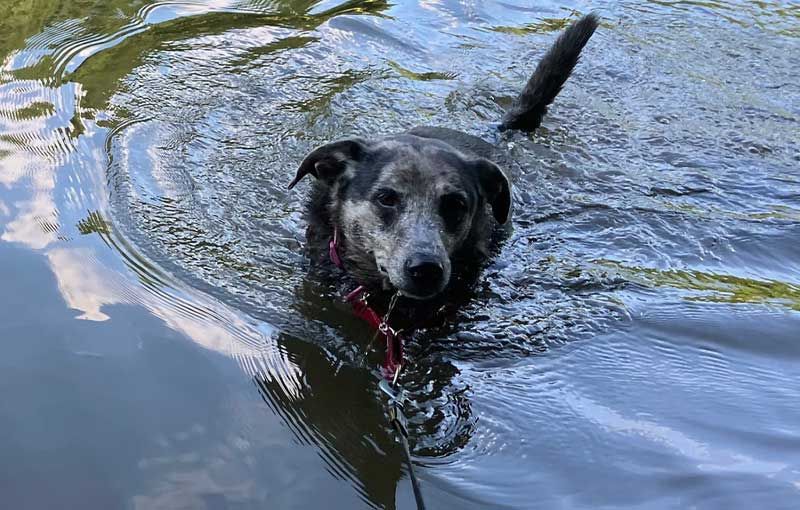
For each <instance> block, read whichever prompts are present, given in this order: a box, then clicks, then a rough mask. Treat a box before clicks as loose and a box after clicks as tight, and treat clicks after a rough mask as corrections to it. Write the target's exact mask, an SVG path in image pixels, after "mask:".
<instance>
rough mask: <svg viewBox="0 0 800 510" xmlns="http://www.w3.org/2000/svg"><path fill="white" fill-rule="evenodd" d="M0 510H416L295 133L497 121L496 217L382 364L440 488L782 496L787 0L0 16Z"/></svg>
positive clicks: (793, 460)
mask: <svg viewBox="0 0 800 510" xmlns="http://www.w3.org/2000/svg"><path fill="white" fill-rule="evenodd" d="M0 5H2V6H3V17H2V18H0V56H2V60H0V62H1V64H2V67H0V394H2V399H3V404H2V406H0V459H2V460H0V494H2V496H0V497H2V507H3V508H9V509H11V508H13V509H22V508H35V509H39V508H87V509H88V508H98V509H99V508H102V509H113V508H136V509H180V508H187V509H188V508H192V509H195V508H208V509H218V508H219V509H222V508H280V509H292V508H298V509H300V508H311V507H312V505H314V506H319V505H322V506H321V507H323V508H342V509H351V508H387V509H391V508H414V501H413V496H412V493H411V486H410V482H409V479H408V474H407V469H406V467H405V465H404V463H403V457H402V452H401V450H400V448H399V446H398V444H397V443H396V441H395V439H394V436H393V434H392V431H391V429H390V427H389V425H388V422H387V419H386V408H385V404H384V399H383V398H382V396H381V394H380V392H379V390H378V389H377V387H376V382H377V379H376V376H375V370H374V369H375V366H376V363H377V361H378V359H379V358H380V355H379V353H374V352H373V353H372V355H371V356H367V357H366V359H365V352H366V346H367V344H368V343H369V331H368V330H367V329H366V328H365V326H364V325H362V324H360V323H359V322H358V321H357V320H356V319H354V318H352V317H351V316H350V314H349V312H348V309H347V307H346V306H343V305H342V304H341V303H340V298H339V297H338V296H337V295H335V294H334V293H332V292H331V289H330V286H329V285H328V284H327V283H326V282H324V281H322V280H320V279H318V277H315V276H314V275H313V274H312V273H309V271H308V267H309V264H308V261H307V260H306V259H305V257H304V256H303V254H302V246H303V242H304V238H303V232H304V221H303V216H302V214H303V201H304V198H305V196H306V194H307V192H308V186H307V185H306V184H303V185H301V186H298V188H297V189H296V190H295V191H293V192H288V191H287V190H286V185H287V184H288V182H289V181H290V180H291V177H292V176H293V174H294V171H295V169H296V167H297V165H298V164H299V162H300V161H301V159H302V158H303V156H304V154H305V153H306V152H307V151H308V150H310V149H311V148H312V147H315V146H317V145H319V144H321V143H324V142H326V141H328V140H331V139H335V138H338V137H341V136H344V135H349V134H360V135H363V136H370V135H374V134H378V133H381V134H388V133H392V132H397V131H401V130H404V129H407V128H410V127H413V126H415V125H419V124H432V125H441V126H447V127H452V128H456V129H461V130H464V131H467V132H469V133H473V134H478V135H485V136H486V135H487V133H488V128H487V127H488V126H489V125H490V124H491V123H492V122H495V121H497V120H499V118H500V117H501V115H502V112H503V110H504V108H505V107H506V106H507V105H508V104H509V103H510V101H511V99H512V98H513V97H514V95H515V93H516V92H517V91H518V90H519V89H520V88H521V86H522V85H523V83H524V81H525V79H526V78H527V76H528V75H529V73H530V72H531V71H532V69H533V67H535V64H536V62H537V60H538V58H539V57H540V56H541V55H542V53H543V52H544V51H545V50H546V49H547V47H548V46H549V44H550V43H551V42H552V40H553V38H554V37H555V35H556V33H557V32H558V31H559V30H561V29H562V28H563V27H564V26H565V25H566V24H567V23H569V22H570V21H572V20H574V19H576V18H577V17H578V16H580V15H581V14H585V13H588V12H591V11H594V12H597V13H598V14H599V15H600V16H601V17H602V19H603V23H602V26H601V27H600V29H599V30H598V32H597V33H596V34H595V36H594V37H593V38H592V40H591V41H590V42H589V44H588V46H587V48H586V50H585V51H584V56H583V59H582V61H581V62H580V64H579V65H578V67H577V69H576V72H575V74H574V75H573V77H572V79H571V80H570V81H569V82H568V84H567V86H566V87H565V89H564V91H563V92H562V94H561V95H560V97H559V98H558V100H557V101H556V104H555V105H554V107H553V108H552V109H551V112H550V114H549V116H548V117H547V118H546V120H545V123H544V126H543V128H542V129H541V130H539V131H538V132H537V133H536V134H535V135H532V136H524V135H521V134H519V133H516V134H514V133H512V134H509V135H508V136H504V137H496V139H495V140H494V142H495V143H497V144H498V145H499V146H501V148H503V149H504V150H507V151H508V154H509V159H510V160H511V161H513V164H512V165H511V167H510V168H506V171H507V172H508V173H509V175H510V176H511V177H512V181H513V183H514V186H515V197H514V200H515V213H514V218H513V224H514V229H513V232H512V233H511V234H510V236H509V237H508V239H506V240H505V242H504V243H503V246H502V249H501V250H500V251H499V253H498V254H497V255H496V256H495V257H494V258H493V259H492V260H491V262H490V263H489V265H488V266H487V268H486V269H485V271H484V272H483V274H482V276H481V277H480V279H479V280H478V282H477V284H476V286H475V288H474V289H473V291H472V292H471V294H470V295H469V296H465V298H464V303H463V304H461V306H459V307H458V309H457V310H456V311H454V312H453V313H452V316H450V317H449V318H448V320H446V321H445V322H443V323H442V324H440V325H437V326H435V327H431V328H429V329H426V330H422V331H419V332H417V333H416V334H415V336H414V338H413V339H412V342H411V344H410V345H409V356H410V361H411V363H412V366H411V368H410V369H409V371H408V373H406V374H405V375H404V377H403V381H402V382H403V384H404V385H405V386H406V387H407V388H408V390H409V392H410V395H411V397H412V399H413V400H414V405H413V406H412V407H411V408H410V410H409V419H410V429H411V438H410V441H411V447H412V450H413V457H414V461H415V463H416V471H417V474H418V476H419V478H420V479H421V483H422V490H423V494H424V495H425V497H426V500H427V503H428V506H429V508H453V509H473V508H475V509H478V508H508V509H512V508H514V509H529V508H547V509H551V508H564V509H567V508H569V509H572V508H575V509H578V508H585V509H589V508H591V509H597V508H647V509H662V508H663V509H666V508H681V509H683V508H702V509H712V508H724V509H728V510H729V509H731V508H742V509H752V508H770V509H784V508H785V509H790V508H798V507H799V506H800V74H799V73H798V71H797V70H798V69H800V7H798V4H797V3H794V2H780V1H762V2H747V1H727V2H723V1H713V0H709V1H678V0H675V1H672V0H659V1H655V0H653V1H640V0H627V1H614V2H611V1H577V0H568V1H565V2H549V1H547V2H530V1H520V0H502V1H500V0H497V1H494V0H491V1H486V2H469V1H455V0H422V1H420V2H411V1H398V2H394V3H390V2H388V1H385V0H349V1H344V2H341V1H339V2H336V1H328V0H324V1H322V2H312V1H303V0H271V1H251V2H248V1H227V0H211V1H208V2H193V1H179V2H145V1H124V0H107V1H102V2H101V1H91V0H79V1H72V2H66V1H63V2H34V1H32V0H19V1H13V2H2V4H0Z"/></svg>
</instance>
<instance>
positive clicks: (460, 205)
mask: <svg viewBox="0 0 800 510" xmlns="http://www.w3.org/2000/svg"><path fill="white" fill-rule="evenodd" d="M442 209H443V210H445V211H447V210H450V211H456V210H457V211H459V212H465V211H466V209H467V199H466V198H464V196H463V195H460V194H458V193H451V194H449V195H445V196H443V197H442Z"/></svg>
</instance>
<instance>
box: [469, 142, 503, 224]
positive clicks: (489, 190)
mask: <svg viewBox="0 0 800 510" xmlns="http://www.w3.org/2000/svg"><path fill="white" fill-rule="evenodd" d="M472 164H473V165H474V168H475V172H476V175H477V176H478V183H479V184H480V189H481V192H482V193H483V197H484V198H485V199H486V201H487V202H489V205H491V206H492V214H493V215H494V219H496V220H497V222H498V223H500V224H503V223H505V222H506V221H508V217H509V215H510V214H511V184H510V183H509V182H508V178H507V177H506V174H504V173H503V171H502V170H500V167H499V166H497V165H495V164H494V163H492V162H491V161H489V160H488V159H483V158H480V159H477V160H475V161H473V162H472Z"/></svg>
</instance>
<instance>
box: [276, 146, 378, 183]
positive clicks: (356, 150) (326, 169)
mask: <svg viewBox="0 0 800 510" xmlns="http://www.w3.org/2000/svg"><path fill="white" fill-rule="evenodd" d="M366 151H367V142H366V141H365V140H364V139H363V138H357V137H353V138H346V139H344V140H339V141H336V142H331V143H329V144H327V145H323V146H322V147H317V148H316V149H314V150H313V151H311V153H309V155H308V156H306V157H305V159H304V160H303V162H302V163H301V164H300V168H298V169H297V174H296V175H295V176H294V179H293V180H292V182H291V183H290V184H289V189H292V188H294V186H295V184H297V183H298V182H300V180H301V179H302V178H303V177H305V176H306V175H308V174H311V175H313V176H314V177H316V178H317V179H319V180H321V181H323V182H325V183H326V184H327V185H328V186H330V185H331V184H333V183H334V182H335V181H336V179H338V178H339V177H340V176H341V175H342V174H343V173H344V171H345V170H346V169H347V163H348V162H351V161H358V160H360V159H361V158H363V157H364V154H365V153H366Z"/></svg>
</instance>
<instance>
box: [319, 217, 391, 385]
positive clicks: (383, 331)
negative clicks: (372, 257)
mask: <svg viewBox="0 0 800 510" xmlns="http://www.w3.org/2000/svg"><path fill="white" fill-rule="evenodd" d="M328 253H329V255H330V258H331V262H333V264H334V265H335V266H336V267H338V268H339V269H344V264H343V263H342V259H341V257H340V256H339V229H338V228H335V227H334V229H333V239H331V241H330V244H329V245H328ZM367 297H368V296H367V292H366V289H365V288H364V286H363V285H359V286H358V287H356V288H355V289H354V290H353V291H351V292H350V293H349V294H347V295H346V296H345V298H344V300H345V302H347V303H350V305H351V306H352V307H353V313H354V314H355V315H356V317H358V318H360V319H361V320H363V321H364V322H366V323H367V324H369V325H370V326H371V327H372V328H373V329H374V330H375V334H376V335H381V336H383V338H384V339H385V340H386V357H385V358H384V361H383V367H382V374H383V377H384V378H385V379H387V380H389V381H392V382H394V381H395V380H397V376H398V375H399V374H400V369H401V368H402V367H403V354H404V352H403V337H402V336H401V335H400V333H399V332H398V331H395V330H394V329H392V327H391V326H389V324H388V320H389V314H390V313H392V308H394V302H395V300H396V297H395V298H392V303H391V304H390V305H389V311H388V312H387V313H386V315H385V316H384V317H383V318H381V316H380V315H378V313H377V312H376V311H375V310H374V309H373V308H372V307H371V306H369V303H367Z"/></svg>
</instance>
